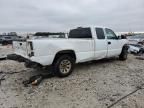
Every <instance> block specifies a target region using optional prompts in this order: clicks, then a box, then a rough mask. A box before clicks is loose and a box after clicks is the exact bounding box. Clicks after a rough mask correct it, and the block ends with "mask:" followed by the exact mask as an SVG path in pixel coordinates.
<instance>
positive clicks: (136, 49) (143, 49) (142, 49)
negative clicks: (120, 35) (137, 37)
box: [128, 44, 144, 54]
mask: <svg viewBox="0 0 144 108" xmlns="http://www.w3.org/2000/svg"><path fill="white" fill-rule="evenodd" d="M128 46H129V49H128V52H129V53H133V54H142V53H144V46H143V45H140V44H129V45H128Z"/></svg>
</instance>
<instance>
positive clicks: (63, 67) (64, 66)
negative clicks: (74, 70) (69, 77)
mask: <svg viewBox="0 0 144 108" xmlns="http://www.w3.org/2000/svg"><path fill="white" fill-rule="evenodd" d="M71 67H72V64H71V62H70V61H69V60H62V61H61V62H60V65H59V69H60V71H61V73H63V74H67V73H69V72H70V70H71Z"/></svg>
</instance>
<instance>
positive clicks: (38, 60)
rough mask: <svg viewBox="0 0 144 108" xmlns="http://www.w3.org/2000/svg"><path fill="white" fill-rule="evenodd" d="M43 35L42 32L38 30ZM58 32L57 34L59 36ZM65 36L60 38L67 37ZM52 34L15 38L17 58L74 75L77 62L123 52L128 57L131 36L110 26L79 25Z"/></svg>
mask: <svg viewBox="0 0 144 108" xmlns="http://www.w3.org/2000/svg"><path fill="white" fill-rule="evenodd" d="M38 35H41V37H42V34H38ZM55 35H56V36H55ZM63 35H65V36H64V38H59V37H61V36H62V37H63ZM47 36H48V37H53V36H54V37H55V38H47V37H46V36H45V37H44V38H33V39H27V40H26V41H14V42H13V48H14V50H15V55H13V59H14V58H15V60H18V61H21V62H25V65H26V66H27V67H30V66H32V65H33V66H35V67H47V66H49V65H50V66H51V67H52V69H53V71H52V72H53V73H54V74H55V75H57V76H59V77H66V76H68V75H70V74H71V73H72V71H73V69H74V65H75V64H76V63H82V62H87V61H92V60H99V59H103V58H109V57H114V56H119V59H120V60H126V59H127V54H128V46H127V42H128V41H127V40H126V39H121V38H119V37H118V36H116V34H115V33H114V32H113V30H111V29H109V28H99V27H78V28H76V29H72V30H70V32H69V33H68V35H67V34H64V33H47Z"/></svg>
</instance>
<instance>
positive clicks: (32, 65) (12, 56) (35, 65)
mask: <svg viewBox="0 0 144 108" xmlns="http://www.w3.org/2000/svg"><path fill="white" fill-rule="evenodd" d="M7 59H8V60H14V61H18V62H24V63H25V66H26V67H27V68H42V67H43V66H42V65H41V64H39V63H36V62H33V61H31V60H29V59H27V58H24V57H22V56H20V55H17V54H10V55H7Z"/></svg>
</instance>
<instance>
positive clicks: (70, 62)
mask: <svg viewBox="0 0 144 108" xmlns="http://www.w3.org/2000/svg"><path fill="white" fill-rule="evenodd" d="M74 64H75V60H74V58H72V57H71V56H69V55H62V56H60V57H59V58H58V59H57V60H56V61H55V62H54V64H53V70H54V73H55V75H57V76H58V77H67V76H68V75H70V74H71V73H72V71H73V68H74Z"/></svg>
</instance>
